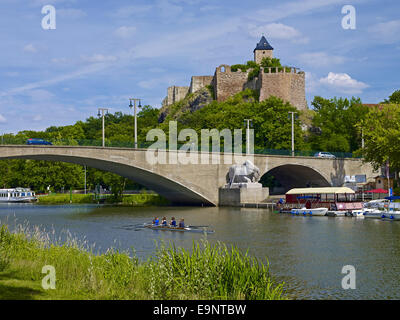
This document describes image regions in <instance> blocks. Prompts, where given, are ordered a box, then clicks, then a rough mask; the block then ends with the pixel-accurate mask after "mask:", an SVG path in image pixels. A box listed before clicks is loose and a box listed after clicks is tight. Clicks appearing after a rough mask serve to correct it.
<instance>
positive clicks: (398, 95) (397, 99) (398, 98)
mask: <svg viewBox="0 0 400 320" xmlns="http://www.w3.org/2000/svg"><path fill="white" fill-rule="evenodd" d="M384 103H396V104H400V90H396V91H395V92H393V93H392V94H391V95H390V96H389V99H385V101H384Z"/></svg>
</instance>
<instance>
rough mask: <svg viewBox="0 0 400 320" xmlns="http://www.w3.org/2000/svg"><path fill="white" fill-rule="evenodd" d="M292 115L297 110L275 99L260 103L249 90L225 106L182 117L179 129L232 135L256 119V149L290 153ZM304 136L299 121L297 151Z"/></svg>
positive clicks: (227, 101) (231, 99)
mask: <svg viewBox="0 0 400 320" xmlns="http://www.w3.org/2000/svg"><path fill="white" fill-rule="evenodd" d="M289 111H296V109H295V108H294V107H293V106H291V105H290V104H289V103H286V102H283V101H282V100H281V99H279V98H276V97H270V98H268V99H266V100H264V101H262V102H258V96H257V92H255V91H252V90H250V89H246V90H244V91H242V92H240V93H238V94H236V95H235V96H233V97H230V98H229V99H227V100H226V101H224V102H217V101H213V102H212V103H210V104H209V105H207V106H205V107H203V108H202V109H200V110H197V111H195V112H192V113H186V114H184V115H182V117H181V118H180V119H179V122H178V129H179V130H181V129H183V128H185V127H187V128H192V129H194V130H195V131H196V132H197V134H198V136H199V137H201V129H213V128H215V129H217V130H219V131H222V130H223V129H229V130H231V132H233V130H234V129H239V128H243V129H244V126H243V120H244V119H253V127H254V132H255V137H254V143H255V148H258V149H290V146H291V120H290V119H289V118H288V115H289V113H288V112H289ZM228 115H229V116H228ZM302 134H303V133H302V130H301V126H300V122H299V121H298V120H296V121H295V139H296V141H298V145H297V146H298V148H301V147H302V146H303V142H302V141H303V139H302ZM244 138H245V137H244V134H243V139H244ZM221 144H223V143H222V142H221Z"/></svg>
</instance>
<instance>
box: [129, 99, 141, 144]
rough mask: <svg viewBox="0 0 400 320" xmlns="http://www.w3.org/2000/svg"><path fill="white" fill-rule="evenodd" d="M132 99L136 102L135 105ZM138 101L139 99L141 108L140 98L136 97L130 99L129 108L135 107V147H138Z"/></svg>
mask: <svg viewBox="0 0 400 320" xmlns="http://www.w3.org/2000/svg"><path fill="white" fill-rule="evenodd" d="M132 101H133V104H134V105H132ZM138 101H139V105H138V108H141V107H142V106H141V105H140V99H134V98H131V99H129V108H131V110H132V108H134V111H133V115H134V118H135V149H137V115H136V102H138Z"/></svg>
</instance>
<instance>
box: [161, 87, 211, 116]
mask: <svg viewBox="0 0 400 320" xmlns="http://www.w3.org/2000/svg"><path fill="white" fill-rule="evenodd" d="M213 100H214V99H213V95H212V93H211V92H210V90H209V89H208V88H203V89H200V90H199V91H196V92H195V93H191V94H188V95H187V96H186V97H185V98H184V99H183V100H181V101H178V102H176V103H174V104H171V105H169V106H164V107H162V108H161V109H160V116H159V117H158V122H159V123H162V122H164V121H165V119H166V118H167V116H169V117H170V118H171V119H177V118H178V117H179V115H181V114H182V113H184V112H188V111H189V112H195V111H197V110H199V109H201V108H203V107H205V106H206V105H208V104H210V103H211V102H212V101H213Z"/></svg>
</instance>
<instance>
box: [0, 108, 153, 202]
mask: <svg viewBox="0 0 400 320" xmlns="http://www.w3.org/2000/svg"><path fill="white" fill-rule="evenodd" d="M158 113H159V110H158V109H155V108H152V107H150V106H148V105H146V106H143V108H142V109H141V110H140V111H139V112H138V114H137V122H138V140H139V141H142V142H143V141H145V139H146V134H147V132H148V131H149V130H150V129H152V128H154V127H156V126H157V125H158V121H157V119H158ZM105 135H106V143H111V144H113V145H114V146H116V145H118V146H121V147H126V146H130V147H132V146H133V143H134V118H133V116H132V115H126V114H123V113H121V112H116V113H115V114H107V115H106V116H105ZM28 138H41V139H45V140H47V141H51V142H52V143H53V144H54V145H101V138H102V120H101V119H100V118H95V117H89V118H88V119H86V121H85V122H83V121H77V122H76V123H75V124H74V125H68V126H61V127H56V126H51V127H49V128H47V129H46V130H45V131H30V130H25V131H21V132H18V133H17V134H15V135H14V134H4V135H3V136H2V140H1V141H2V142H3V143H5V144H25V142H26V140H27V139H28ZM87 185H88V188H89V189H94V188H95V186H96V185H102V186H103V187H107V188H111V190H112V191H113V194H114V196H115V198H116V199H121V193H122V191H123V189H122V188H125V187H130V188H133V189H141V188H143V187H142V186H140V185H138V184H135V183H134V182H131V181H128V180H127V179H125V178H121V177H120V176H118V175H115V174H112V173H108V172H103V171H100V170H97V169H93V168H88V171H87ZM19 186H21V187H30V188H32V189H33V190H35V191H37V192H45V191H47V187H48V186H51V190H52V191H59V190H63V189H64V190H69V189H70V188H73V189H83V188H84V169H83V167H82V166H79V165H75V164H68V163H63V162H50V161H35V160H1V161H0V187H3V188H7V187H9V188H12V187H19Z"/></svg>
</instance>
